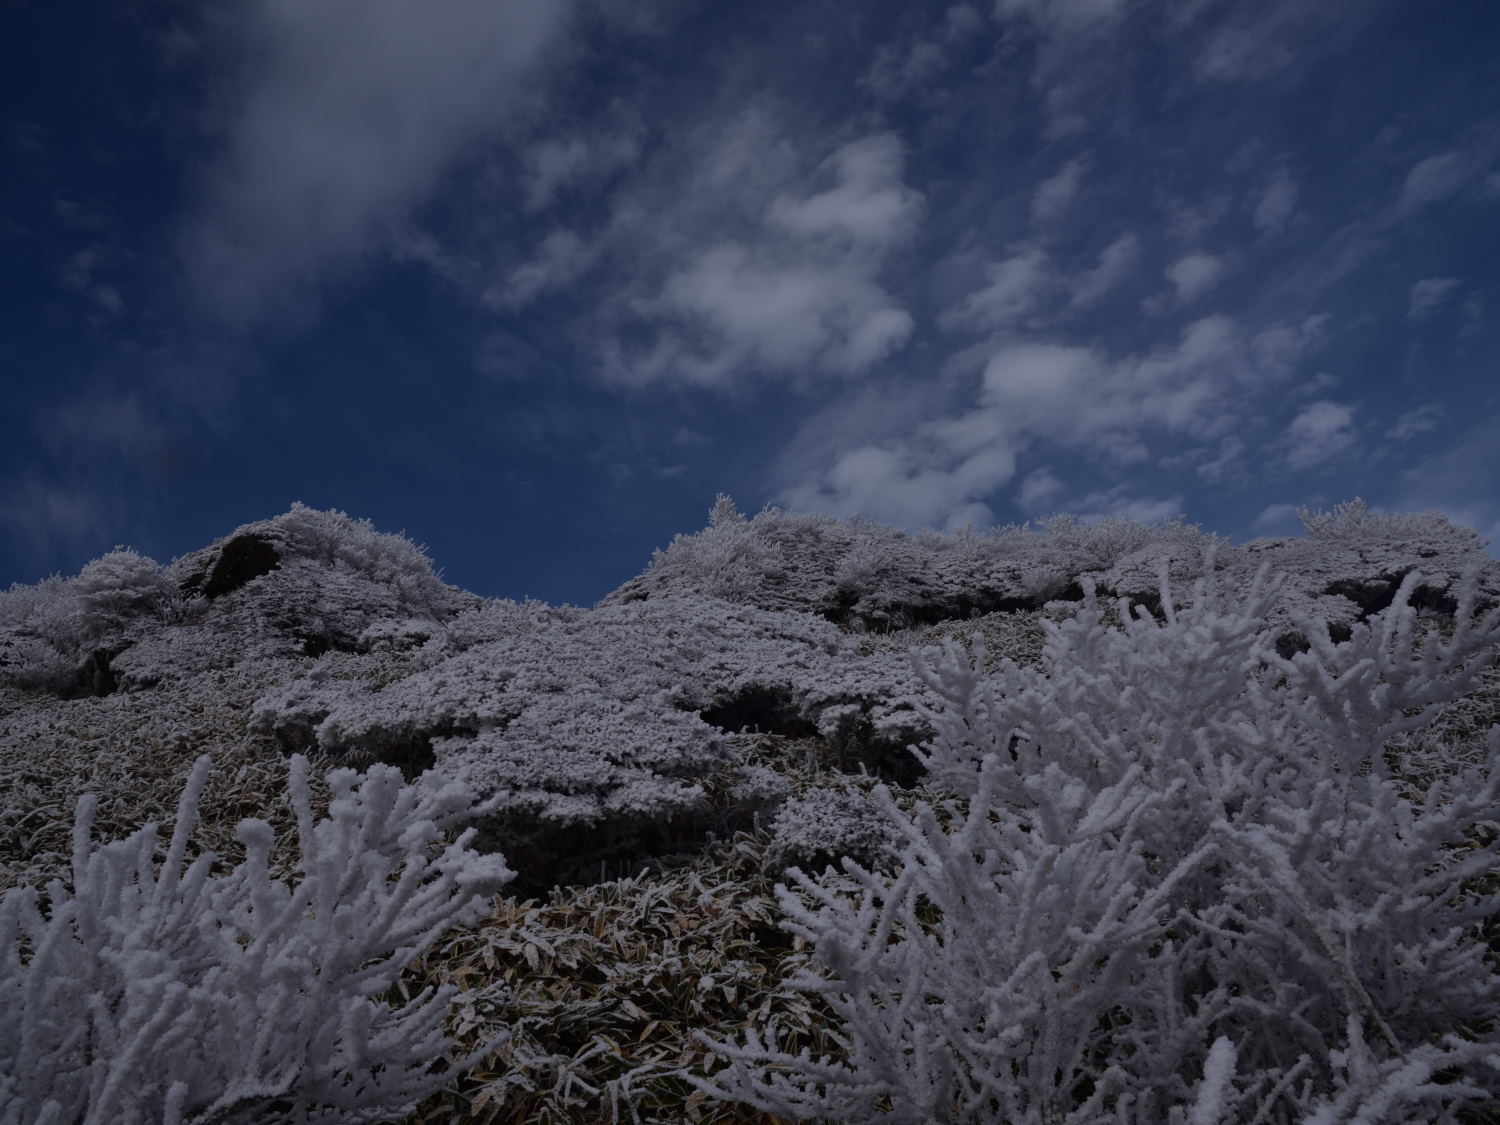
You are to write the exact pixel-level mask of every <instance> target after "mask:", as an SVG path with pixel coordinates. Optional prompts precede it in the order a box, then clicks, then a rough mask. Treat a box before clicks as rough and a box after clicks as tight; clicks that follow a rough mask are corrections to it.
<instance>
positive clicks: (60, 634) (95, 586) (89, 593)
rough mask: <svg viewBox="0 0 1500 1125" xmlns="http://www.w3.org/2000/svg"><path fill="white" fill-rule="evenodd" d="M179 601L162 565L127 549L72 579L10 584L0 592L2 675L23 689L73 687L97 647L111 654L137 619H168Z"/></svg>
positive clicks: (107, 556)
mask: <svg viewBox="0 0 1500 1125" xmlns="http://www.w3.org/2000/svg"><path fill="white" fill-rule="evenodd" d="M179 607H180V598H179V597H178V594H177V589H176V587H175V585H174V584H173V582H172V580H171V579H170V578H168V577H167V575H166V573H165V572H164V571H163V570H162V568H161V567H160V566H158V565H157V563H156V562H155V561H154V560H152V559H149V558H147V557H146V556H144V555H142V554H139V553H137V552H135V551H132V550H129V549H128V548H124V547H116V548H115V549H114V550H113V551H111V552H109V553H108V554H105V555H102V556H100V557H99V558H97V559H95V560H94V561H93V562H91V563H89V564H88V565H87V566H85V567H84V568H83V570H82V571H81V572H80V573H79V574H78V575H77V577H75V578H71V579H63V578H59V577H56V576H54V577H52V578H49V579H46V580H45V581H42V582H39V583H37V584H36V585H34V586H21V585H19V584H18V585H15V586H12V587H11V589H10V590H9V591H6V592H4V593H0V676H3V677H4V678H5V679H6V680H7V681H9V682H10V683H13V684H16V685H18V686H22V687H32V688H43V689H46V690H50V691H59V692H67V691H70V690H72V689H75V688H77V687H78V686H79V684H78V680H79V678H80V674H81V673H80V669H81V668H82V666H83V665H84V663H85V662H86V661H87V660H89V659H90V658H91V657H92V655H93V654H94V652H95V651H96V650H97V649H99V648H100V646H104V647H105V649H106V650H107V652H109V653H112V652H114V651H116V650H118V649H119V648H121V647H124V646H125V645H127V644H129V640H128V634H129V633H130V632H131V631H132V630H134V629H137V628H139V626H140V625H141V624H142V623H155V622H158V621H160V620H161V619H165V618H168V617H171V616H172V615H173V614H175V613H176V612H177V611H178V609H179Z"/></svg>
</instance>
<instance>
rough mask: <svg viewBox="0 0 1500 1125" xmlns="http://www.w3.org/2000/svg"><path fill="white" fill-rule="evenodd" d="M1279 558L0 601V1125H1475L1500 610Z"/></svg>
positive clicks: (1464, 540)
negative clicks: (789, 1124)
mask: <svg viewBox="0 0 1500 1125" xmlns="http://www.w3.org/2000/svg"><path fill="white" fill-rule="evenodd" d="M1303 522H1304V524H1305V528H1306V532H1305V534H1304V535H1303V536H1302V537H1301V538H1298V539H1270V540H1257V541H1255V542H1252V543H1248V544H1245V545H1243V546H1238V547H1236V546H1232V545H1230V544H1228V543H1226V542H1223V541H1221V540H1218V539H1216V538H1215V537H1213V536H1208V535H1204V534H1202V533H1200V532H1199V531H1198V529H1197V528H1195V527H1193V526H1191V525H1188V524H1185V523H1182V522H1176V523H1169V524H1166V525H1162V526H1157V527H1143V526H1140V525H1137V524H1133V523H1129V522H1125V521H1106V522H1105V523H1103V524H1100V525H1097V526H1089V525H1085V524H1082V523H1080V522H1079V521H1077V520H1074V519H1072V518H1071V517H1067V516H1058V517H1054V518H1052V519H1050V520H1046V521H1043V522H1042V523H1041V524H1040V525H1039V526H1036V527H1020V528H1017V527H1012V528H1005V529H998V530H996V531H994V532H991V533H987V534H959V535H941V534H937V533H926V534H922V535H917V536H910V535H904V534H902V533H899V532H896V531H893V530H891V529H889V528H885V527H882V526H879V525H876V524H872V523H868V522H865V521H860V520H854V521H839V520H835V519H831V518H828V517H820V516H789V515H785V514H783V513H780V512H777V511H774V510H768V511H766V512H762V513H760V514H758V515H756V516H754V517H753V518H747V517H745V516H743V515H741V514H740V513H739V512H738V511H737V510H736V509H735V508H734V506H733V504H731V503H730V502H729V501H728V500H727V499H726V498H722V497H721V498H720V500H719V502H718V503H717V504H716V506H715V507H714V509H713V511H712V513H711V515H710V522H709V526H708V527H707V528H705V529H704V530H703V531H701V532H699V533H697V534H696V535H689V536H679V537H678V538H677V539H676V540H675V541H674V542H673V543H672V544H671V545H669V546H668V547H667V548H666V549H664V550H663V551H660V552H658V553H657V555H656V557H655V558H654V559H653V560H652V562H651V565H650V566H649V567H648V568H647V569H646V570H645V571H644V572H643V573H642V574H641V575H640V576H639V577H637V578H635V579H632V580H631V581H629V582H627V583H625V585H623V586H622V587H620V589H618V590H616V591H615V592H614V593H612V594H611V595H609V596H608V597H607V598H605V599H604V600H603V601H602V602H601V603H600V604H599V605H598V606H596V607H594V608H592V609H584V608H579V607H573V606H549V605H544V604H541V603H535V602H527V603H516V602H510V601H499V600H487V599H483V598H479V597H476V596H474V595H470V594H467V593H465V592H463V591H461V590H457V589H455V588H453V587H451V586H448V585H446V584H445V583H443V582H442V581H441V579H440V578H439V577H438V575H437V574H436V573H435V572H434V570H433V568H432V566H431V563H430V561H429V560H428V559H427V557H426V555H425V553H424V552H423V551H422V550H421V549H420V548H418V547H416V546H415V545H413V544H412V543H410V542H409V541H408V540H406V539H405V538H403V537H401V536H396V535H387V534H382V533H380V532H377V531H376V530H375V529H374V528H372V527H371V526H370V525H369V524H368V523H365V522H362V521H357V520H352V519H350V518H349V517H347V516H345V515H343V514H342V513H338V512H319V511H314V510H312V509H309V508H306V507H303V506H301V505H296V506H294V507H293V509H292V510H291V511H290V512H288V513H286V514H285V515H282V516H279V517H276V518H275V519H271V520H266V521H262V522H260V523H256V524H250V525H246V526H245V527H242V528H239V529H237V530H236V531H235V532H233V533H232V534H230V535H228V536H226V537H224V538H223V539H220V540H218V541H217V542H215V543H214V544H212V545H211V546H209V547H207V548H205V549H203V550H201V551H197V552H194V553H192V554H190V555H187V556H184V557H183V558H180V559H177V560H175V561H174V562H172V563H171V564H169V565H166V566H161V565H158V564H157V563H156V562H154V561H153V560H151V559H147V558H144V557H143V556H141V555H139V554H136V553H135V552H133V551H129V550H125V549H117V550H115V551H113V552H111V553H110V554H108V555H105V556H104V557H102V558H100V559H98V560H95V561H94V562H92V563H90V564H89V565H88V566H87V567H85V568H84V569H83V571H82V572H80V574H79V575H77V576H76V577H73V578H61V577H54V578H51V579H47V580H45V581H43V582H41V583H38V584H36V585H34V586H18V587H15V588H13V589H11V590H10V591H8V592H4V593H0V755H3V760H4V768H5V777H6V787H5V791H4V792H5V796H4V797H3V799H0V894H3V897H0V1009H3V1010H4V1011H6V1012H7V1013H10V1015H9V1016H8V1018H7V1020H6V1021H5V1022H4V1024H3V1025H0V1125H11V1123H14V1125H21V1123H23V1122H25V1123H30V1122H33V1121H51V1122H59V1123H61V1122H73V1121H100V1122H102V1121H121V1122H131V1121H139V1122H147V1121H153V1122H154V1121H158V1120H161V1121H178V1122H210V1121H226V1122H227V1121H234V1122H262V1121H277V1120H286V1121H385V1120H396V1121H399V1120H412V1121H437V1120H474V1121H490V1120H494V1121H511V1120H552V1121H579V1122H584V1121H589V1122H593V1121H608V1120H617V1121H621V1122H624V1121H632V1120H634V1121H640V1122H663V1123H665V1122H683V1121H703V1122H709V1121H719V1122H722V1121H745V1122H749V1121H764V1122H769V1121H772V1120H775V1119H777V1118H780V1119H797V1120H819V1121H843V1122H856V1123H857V1122H873V1121H890V1122H910V1123H913V1125H915V1123H918V1122H974V1123H976V1125H980V1123H989V1122H994V1123H997V1125H999V1123H1014V1125H1051V1123H1067V1125H1083V1123H1094V1122H1097V1123H1100V1125H1103V1123H1106V1122H1108V1123H1114V1125H1124V1123H1139V1125H1147V1123H1157V1122H1169V1123H1176V1122H1180V1123H1182V1125H1207V1123H1209V1122H1223V1123H1232V1122H1247V1123H1248V1122H1265V1123H1267V1125H1270V1123H1283V1122H1285V1123H1290V1122H1319V1123H1325V1125H1332V1123H1336V1122H1348V1123H1351V1125H1352V1123H1354V1122H1363V1123H1371V1125H1373V1123H1378V1122H1390V1123H1393V1125H1394V1123H1399V1122H1411V1121H1432V1122H1455V1123H1457V1122H1477V1121H1484V1120H1492V1119H1494V1118H1493V1116H1492V1115H1494V1114H1495V1113H1496V1112H1497V1111H1500V1094H1497V1093H1496V1092H1497V1091H1500V1025H1497V1022H1496V1021H1497V1019H1500V975H1497V967H1496V963H1495V953H1496V942H1497V933H1500V926H1497V911H1500V897H1497V896H1500V854H1497V853H1500V842H1497V838H1500V771H1495V770H1494V769H1493V768H1492V767H1493V764H1494V761H1495V755H1496V753H1497V751H1500V728H1497V726H1496V724H1497V722H1500V665H1497V659H1500V563H1497V562H1495V561H1494V560H1493V559H1491V558H1489V557H1488V556H1487V555H1485V554H1483V553H1482V551H1481V547H1482V544H1481V542H1480V541H1479V540H1478V538H1477V537H1476V536H1475V535H1474V534H1473V533H1472V532H1469V531H1467V530H1466V529H1464V528H1461V527H1457V526H1455V525H1453V524H1451V523H1449V522H1448V521H1447V520H1445V519H1443V518H1442V517H1440V516H1436V515H1412V516H1388V515H1381V514H1377V513H1372V512H1370V511H1368V510H1367V509H1366V508H1365V507H1364V505H1362V504H1360V503H1359V502H1357V501H1356V502H1355V503H1352V504H1348V505H1343V506H1340V507H1339V508H1337V509H1335V510H1334V511H1332V512H1324V513H1318V512H1305V513H1303ZM356 771H364V772H363V773H360V772H356ZM174 811H175V815H174ZM164 823H174V824H175V828H174V829H173V831H172V833H171V838H170V841H169V842H168V843H167V844H165V845H161V844H160V843H159V840H160V836H159V832H158V826H159V825H161V824H164ZM111 841H112V842H111ZM169 1047H170V1049H168V1048H169ZM770 1115H775V1117H772V1116H770Z"/></svg>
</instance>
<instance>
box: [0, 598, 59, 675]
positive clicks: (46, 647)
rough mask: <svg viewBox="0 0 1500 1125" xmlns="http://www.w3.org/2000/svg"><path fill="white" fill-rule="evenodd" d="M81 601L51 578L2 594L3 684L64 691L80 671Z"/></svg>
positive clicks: (0, 641) (0, 647)
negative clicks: (78, 630)
mask: <svg viewBox="0 0 1500 1125" xmlns="http://www.w3.org/2000/svg"><path fill="white" fill-rule="evenodd" d="M77 622H78V602H77V598H76V597H75V596H74V593H73V589H72V585H71V583H70V582H68V580H67V579H65V578H62V577H60V576H58V575H53V576H52V577H50V578H46V579H44V580H42V581H41V582H38V583H36V584H35V585H31V586H23V585H21V584H20V583H16V584H15V585H13V586H11V588H10V589H9V590H4V591H0V679H3V680H4V681H5V682H8V683H12V684H15V685H16V686H17V687H25V688H48V689H55V688H58V687H61V686H62V685H63V684H65V683H66V682H67V681H68V680H70V679H71V678H72V676H73V673H74V671H75V670H76V668H77V663H78V661H77V648H78V632H77Z"/></svg>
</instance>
